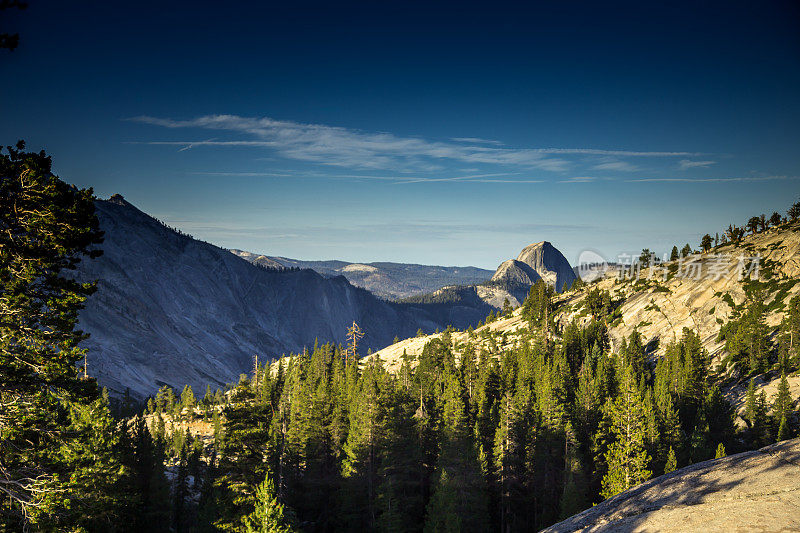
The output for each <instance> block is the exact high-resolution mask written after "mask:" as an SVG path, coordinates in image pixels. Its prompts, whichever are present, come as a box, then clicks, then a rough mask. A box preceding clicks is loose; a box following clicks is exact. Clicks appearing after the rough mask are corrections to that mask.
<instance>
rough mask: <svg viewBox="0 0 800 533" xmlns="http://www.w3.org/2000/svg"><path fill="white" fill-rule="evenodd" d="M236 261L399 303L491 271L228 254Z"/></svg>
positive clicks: (478, 279) (484, 278)
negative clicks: (294, 271) (331, 281)
mask: <svg viewBox="0 0 800 533" xmlns="http://www.w3.org/2000/svg"><path fill="white" fill-rule="evenodd" d="M231 252H232V253H234V254H236V255H238V256H239V257H241V258H243V259H246V260H248V261H250V262H251V263H256V264H258V265H261V266H264V267H267V268H310V269H311V270H314V271H315V272H318V273H319V274H322V275H323V276H325V277H334V276H344V277H345V278H347V281H349V282H350V283H352V284H353V285H355V286H356V287H362V288H364V289H367V290H368V291H370V292H371V293H373V294H375V295H376V296H380V297H381V298H385V299H387V300H402V299H404V298H409V297H411V296H416V295H419V294H425V293H430V292H433V291H436V290H438V289H441V288H442V287H445V286H449V285H475V284H478V283H482V282H484V281H487V280H489V279H490V278H491V277H492V271H491V270H485V269H483V268H477V267H446V266H429V265H417V264H408V263H385V262H377V263H350V262H347V261H337V260H331V261H301V260H298V259H289V258H287V257H277V256H266V255H259V254H254V253H252V252H246V251H243V250H231Z"/></svg>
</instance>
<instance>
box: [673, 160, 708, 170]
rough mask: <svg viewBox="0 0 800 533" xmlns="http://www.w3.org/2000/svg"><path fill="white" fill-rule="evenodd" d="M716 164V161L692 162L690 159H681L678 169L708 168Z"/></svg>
mask: <svg viewBox="0 0 800 533" xmlns="http://www.w3.org/2000/svg"><path fill="white" fill-rule="evenodd" d="M715 163H716V161H692V160H690V159H681V160H680V161H679V162H678V167H679V168H680V169H681V170H689V169H690V168H708V167H710V166H711V165H713V164H715Z"/></svg>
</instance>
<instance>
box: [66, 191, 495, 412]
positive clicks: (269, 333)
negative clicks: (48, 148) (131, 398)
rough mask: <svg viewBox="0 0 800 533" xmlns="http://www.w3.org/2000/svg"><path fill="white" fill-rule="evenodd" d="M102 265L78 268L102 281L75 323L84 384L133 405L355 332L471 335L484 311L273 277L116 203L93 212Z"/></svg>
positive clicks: (380, 341)
mask: <svg viewBox="0 0 800 533" xmlns="http://www.w3.org/2000/svg"><path fill="white" fill-rule="evenodd" d="M96 208H97V214H98V218H99V220H100V226H101V228H102V229H103V231H105V242H104V243H103V245H102V246H101V247H102V249H103V251H104V254H103V255H102V256H101V257H100V258H98V259H96V260H94V261H83V262H82V263H81V264H80V266H79V270H78V273H77V275H78V277H79V278H80V279H82V280H98V290H97V292H96V293H95V294H94V295H93V296H91V297H90V298H89V300H88V301H87V305H86V308H85V309H84V310H83V311H82V312H81V314H80V325H79V327H80V328H81V329H83V330H84V331H86V332H88V333H90V334H91V337H90V338H89V339H88V340H87V341H85V343H84V344H83V346H84V347H86V348H88V349H89V355H88V364H89V373H90V375H92V376H94V377H96V378H98V380H99V382H100V384H101V385H105V386H107V387H109V389H111V390H112V391H113V392H117V393H119V392H122V391H124V390H125V388H126V387H129V388H130V389H131V391H132V392H133V393H134V394H135V395H137V396H145V395H149V394H153V393H154V392H155V390H156V388H157V387H158V386H160V385H162V384H165V383H166V384H169V385H172V386H173V387H176V388H182V387H183V386H184V385H185V384H187V383H188V384H190V385H192V387H193V388H194V389H195V390H196V391H198V392H199V391H202V390H204V389H205V386H206V384H212V386H216V385H219V384H223V383H228V382H231V381H235V380H236V379H237V378H238V376H239V374H240V373H241V372H244V371H247V370H248V369H249V368H251V366H252V358H253V356H254V355H255V354H258V355H259V357H260V358H263V359H267V358H271V357H275V356H279V355H281V354H282V353H285V352H289V351H299V350H301V349H302V348H303V346H312V345H313V344H314V342H315V340H316V339H319V341H320V342H327V341H334V342H337V343H344V342H345V333H346V330H347V327H348V326H350V325H351V324H352V322H353V321H356V322H358V323H359V325H360V326H361V327H362V329H363V330H364V331H365V332H366V336H365V338H364V340H363V342H362V346H363V349H364V351H365V352H366V350H367V348H372V349H379V348H382V347H384V346H386V345H388V344H389V343H390V342H391V340H392V339H393V338H394V337H395V335H399V336H400V337H410V336H412V335H414V334H415V333H416V331H417V329H419V328H421V329H422V330H423V331H427V332H430V331H433V330H434V329H437V328H439V329H444V328H445V327H446V326H447V325H448V324H453V325H454V326H456V327H467V326H468V325H469V324H474V323H477V322H478V320H480V319H481V318H483V317H484V316H485V315H486V311H485V310H484V309H480V310H478V309H474V308H467V307H464V306H457V305H441V304H440V305H433V304H426V303H424V302H421V303H415V304H397V303H391V302H386V301H384V300H381V299H379V298H377V297H375V296H374V295H372V294H371V293H369V292H368V291H366V290H364V289H360V288H357V287H354V286H352V285H351V284H350V283H349V282H348V281H347V280H346V279H345V278H344V277H342V276H337V277H332V278H326V277H323V276H321V275H320V274H318V273H316V272H314V271H312V270H307V269H305V270H276V269H268V268H263V267H260V266H257V265H255V264H251V263H250V262H248V261H246V260H244V259H241V258H239V257H237V256H235V255H234V254H232V253H230V252H229V251H227V250H223V249H221V248H218V247H216V246H213V245H211V244H208V243H205V242H201V241H198V240H195V239H193V238H191V237H189V236H186V235H182V234H180V233H178V232H176V231H174V230H172V229H170V228H168V227H166V226H164V225H163V224H162V223H160V222H159V221H157V220H156V219H154V218H152V217H150V216H149V215H147V214H145V213H143V212H141V211H140V210H138V209H136V208H135V207H134V206H133V205H131V204H130V203H128V202H127V201H125V200H124V199H123V198H122V197H121V196H118V195H115V196H114V197H112V199H111V200H109V201H102V200H98V201H97V202H96Z"/></svg>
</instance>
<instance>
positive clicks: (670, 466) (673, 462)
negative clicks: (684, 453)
mask: <svg viewBox="0 0 800 533" xmlns="http://www.w3.org/2000/svg"><path fill="white" fill-rule="evenodd" d="M677 468H678V457H677V456H676V455H675V450H674V449H673V448H672V446H670V447H669V452H667V462H666V464H665V465H664V473H665V474H669V473H670V472H674V471H675V470H676V469H677Z"/></svg>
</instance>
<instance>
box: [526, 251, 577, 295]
mask: <svg viewBox="0 0 800 533" xmlns="http://www.w3.org/2000/svg"><path fill="white" fill-rule="evenodd" d="M517 261H519V262H520V263H524V264H526V265H528V266H529V267H531V268H532V269H533V270H534V271H535V272H536V273H537V274H538V275H539V277H541V278H542V279H543V280H545V281H546V282H547V283H550V284H551V285H553V286H554V287H555V289H556V291H557V292H561V291H563V290H565V289H568V288H569V287H570V285H572V282H573V281H575V279H576V276H575V272H573V270H572V267H571V266H570V264H569V261H567V259H566V258H565V257H564V255H563V254H562V253H561V252H559V251H558V250H557V249H556V248H555V247H554V246H553V245H552V244H550V243H549V242H547V241H542V242H537V243H534V244H531V245H529V246H526V247H525V248H523V249H522V251H521V252H520V253H519V255H518V256H517Z"/></svg>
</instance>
